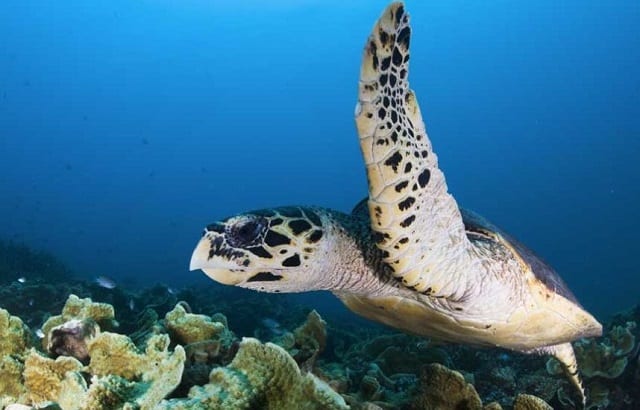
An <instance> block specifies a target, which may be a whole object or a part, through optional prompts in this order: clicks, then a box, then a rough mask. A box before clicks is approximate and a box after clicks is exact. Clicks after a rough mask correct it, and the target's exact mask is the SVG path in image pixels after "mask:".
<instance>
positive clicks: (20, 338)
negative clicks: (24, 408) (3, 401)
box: [0, 309, 31, 400]
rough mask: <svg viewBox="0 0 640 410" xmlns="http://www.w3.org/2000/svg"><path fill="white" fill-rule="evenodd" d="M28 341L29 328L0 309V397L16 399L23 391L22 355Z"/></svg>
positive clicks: (29, 340) (28, 343) (29, 339)
mask: <svg viewBox="0 0 640 410" xmlns="http://www.w3.org/2000/svg"><path fill="white" fill-rule="evenodd" d="M30 342H31V338H30V337H29V329H28V328H27V327H26V326H25V324H24V323H22V320H21V319H20V318H18V317H16V316H11V315H10V314H9V312H7V311H6V310H4V309H0V397H7V398H8V399H9V400H18V399H19V398H20V397H21V396H22V395H23V394H24V393H25V389H24V386H23V385H22V371H23V369H24V365H23V363H22V356H23V354H24V353H25V351H26V349H27V347H28V346H29V345H30Z"/></svg>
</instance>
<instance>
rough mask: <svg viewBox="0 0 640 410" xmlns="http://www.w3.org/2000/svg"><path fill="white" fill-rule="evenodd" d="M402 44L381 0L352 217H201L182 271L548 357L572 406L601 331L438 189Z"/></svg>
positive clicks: (562, 288)
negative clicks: (359, 188) (565, 381)
mask: <svg viewBox="0 0 640 410" xmlns="http://www.w3.org/2000/svg"><path fill="white" fill-rule="evenodd" d="M410 38H411V27H410V25H409V16H408V14H407V13H406V12H405V8H404V6H403V4H402V3H393V4H391V5H390V6H389V7H388V8H387V9H386V10H385V11H384V13H383V14H382V16H381V17H380V19H379V20H378V21H377V23H376V24H375V26H374V28H373V31H372V33H371V35H370V36H369V38H368V40H367V42H366V45H365V48H364V56H363V60H362V65H361V69H360V81H359V93H358V102H357V105H356V109H355V120H356V125H357V130H358V134H359V136H360V148H361V150H362V154H363V157H364V161H365V164H366V171H367V177H368V182H369V196H368V198H366V199H365V200H363V201H361V202H360V203H359V204H358V205H356V207H355V208H354V209H353V211H352V213H351V214H346V213H342V212H338V211H335V210H331V209H326V208H320V207H304V206H289V207H280V208H274V209H264V210H258V211H252V212H247V213H243V214H240V215H237V216H233V217H230V218H227V219H224V220H222V221H220V222H216V223H213V224H210V225H208V226H207V227H206V228H205V230H204V234H203V236H202V238H201V240H200V242H199V243H198V244H197V246H196V248H195V250H194V252H193V255H192V258H191V265H190V269H191V270H195V269H201V270H203V271H204V272H205V273H206V274H207V275H208V276H210V277H211V278H212V279H214V280H216V281H218V282H220V283H223V284H227V285H236V286H241V287H244V288H250V289H254V290H258V291H264V292H305V291H315V290H328V291H331V292H332V293H333V294H334V295H336V296H337V297H338V298H339V299H340V300H341V301H342V302H343V303H344V304H345V305H346V306H347V307H348V308H349V309H351V310H352V311H353V312H355V313H357V314H359V315H362V316H364V317H366V318H368V319H371V320H374V321H376V322H380V323H384V324H386V325H388V326H391V327H394V328H398V329H401V330H403V331H406V332H409V333H412V334H415V335H419V336H424V337H429V338H434V339H438V340H442V341H448V342H457V343H466V344H471V345H477V346H497V347H501V348H505V349H510V350H514V351H518V352H524V353H538V354H549V355H552V356H554V357H555V358H557V359H558V360H559V361H560V362H561V363H562V365H563V366H564V367H565V370H566V372H567V374H568V376H569V378H570V380H571V381H572V382H573V383H574V384H575V385H576V387H577V388H578V390H579V393H580V395H581V399H582V401H583V403H584V401H585V395H584V389H583V388H582V385H581V381H580V377H579V375H578V370H577V362H576V358H575V354H574V351H573V348H572V346H571V343H570V342H571V341H573V340H576V339H578V338H581V337H589V336H599V335H601V333H602V325H601V324H600V323H598V321H597V320H596V319H595V318H594V317H593V316H592V315H591V314H589V313H588V312H587V311H585V310H584V308H583V307H582V306H581V305H580V304H579V303H578V301H577V300H576V298H575V297H574V295H573V294H572V293H571V291H570V290H569V289H568V287H567V285H566V284H565V283H564V281H563V280H562V279H561V278H560V277H559V276H558V275H557V273H556V272H555V271H554V270H553V269H552V268H551V267H550V266H549V265H548V264H546V263H545V262H544V261H542V260H541V259H540V258H538V257H537V256H536V255H535V254H534V253H533V252H531V251H530V250H529V249H527V248H526V247H525V246H524V245H522V244H521V243H519V242H518V241H516V240H515V239H514V238H512V237H511V236H509V235H508V234H506V233H505V232H503V231H502V230H500V229H499V228H497V227H496V226H494V225H493V224H491V223H490V222H488V221H487V220H485V219H483V218H482V217H480V216H478V215H477V214H474V213H472V212H470V211H466V210H464V209H462V208H460V207H459V206H458V204H457V203H456V200H455V199H454V198H453V196H452V195H451V194H450V193H449V192H448V191H447V184H446V182H445V177H444V174H443V172H442V170H441V169H440V168H439V166H438V159H437V157H436V154H435V153H434V151H433V149H432V144H431V142H430V140H429V138H428V136H427V133H426V130H425V125H424V123H423V120H422V116H421V114H420V109H419V107H418V102H417V100H416V96H415V94H414V92H413V91H412V90H411V89H410V88H409V83H408V73H409V71H408V68H409V67H408V65H409V42H410Z"/></svg>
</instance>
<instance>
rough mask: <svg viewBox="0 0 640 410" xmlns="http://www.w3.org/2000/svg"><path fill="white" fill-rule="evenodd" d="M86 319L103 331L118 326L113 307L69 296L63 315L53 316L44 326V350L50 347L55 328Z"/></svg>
mask: <svg viewBox="0 0 640 410" xmlns="http://www.w3.org/2000/svg"><path fill="white" fill-rule="evenodd" d="M85 319H91V320H93V321H94V322H96V323H97V324H98V326H99V327H100V329H102V330H109V329H112V328H115V327H117V325H118V323H117V322H116V321H115V311H114V309H113V306H111V305H109V304H107V303H96V302H93V301H92V300H91V299H89V298H85V299H80V298H79V297H77V296H76V295H69V297H68V298H67V302H66V303H65V304H64V307H63V308H62V313H61V314H60V315H57V316H51V317H50V318H49V319H47V321H46V322H45V323H44V324H43V325H42V332H43V333H44V338H43V339H42V347H43V349H47V347H48V346H49V338H50V336H51V335H50V333H51V330H52V329H53V328H55V327H57V326H60V325H63V324H64V323H66V322H69V321H71V320H81V321H82V320H85Z"/></svg>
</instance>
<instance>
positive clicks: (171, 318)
mask: <svg viewBox="0 0 640 410" xmlns="http://www.w3.org/2000/svg"><path fill="white" fill-rule="evenodd" d="M185 305H186V304H185V303H178V304H177V305H176V306H175V308H173V310H172V311H170V312H168V313H167V314H166V316H165V318H164V321H165V326H166V327H167V329H169V333H170V334H171V336H172V337H173V338H175V339H176V341H177V342H178V343H181V344H190V343H196V342H202V341H203V340H207V339H213V338H214V337H216V336H217V335H218V334H219V333H221V332H223V331H224V329H225V325H224V324H223V323H219V322H214V321H212V320H211V318H210V317H209V316H206V315H196V314H193V313H190V312H187V310H186V309H185ZM186 306H188V305H186ZM189 310H190V308H189Z"/></svg>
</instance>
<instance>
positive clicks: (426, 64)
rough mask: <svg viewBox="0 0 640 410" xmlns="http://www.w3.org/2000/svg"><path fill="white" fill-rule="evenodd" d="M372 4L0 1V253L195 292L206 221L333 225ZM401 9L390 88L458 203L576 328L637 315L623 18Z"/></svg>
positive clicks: (627, 14)
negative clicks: (407, 32)
mask: <svg viewBox="0 0 640 410" xmlns="http://www.w3.org/2000/svg"><path fill="white" fill-rule="evenodd" d="M386 4H387V2H386V1H380V0H375V1H365V0H359V1H349V2H344V1H340V2H339V1H333V0H328V1H314V0H303V1H293V0H282V1H278V0H276V1H270V2H262V1H257V0H237V1H234V2H222V1H217V0H212V1H202V0H198V1H195V0H194V1H190V0H181V1H177V0H173V1H168V0H154V1H151V0H139V1H135V2H132V1H130V0H126V1H125V0H113V1H109V2H86V1H77V0H69V1H66V2H59V1H52V0H48V1H31V0H21V1H14V0H9V1H3V2H2V3H0V39H2V40H1V41H0V237H2V238H6V239H13V240H16V241H21V242H24V243H26V244H28V245H29V246H32V247H35V248H40V249H45V250H48V251H51V252H53V253H54V254H56V255H57V256H58V257H60V258H61V259H62V260H64V261H65V262H67V263H68V264H69V265H70V266H71V267H72V268H73V269H74V270H76V271H77V272H79V273H80V274H82V275H86V276H87V277H93V276H96V275H106V276H110V277H113V278H114V279H116V280H118V281H122V282H124V283H131V284H138V285H145V284H147V283H153V282H156V281H159V282H164V283H167V284H169V285H171V286H181V285H185V284H191V283H201V282H202V283H204V282H205V281H209V280H208V279H207V278H206V277H205V276H204V275H203V274H202V273H200V272H188V269H187V267H188V261H189V257H190V254H191V251H192V249H193V246H194V245H195V243H196V242H197V240H198V238H199V236H200V232H201V229H202V228H203V227H204V226H205V225H206V224H208V223H210V222H212V221H214V220H216V219H219V218H222V217H224V216H228V215H231V214H235V213H238V212H241V211H245V210H250V209H255V208H264V207H270V206H277V205H287V204H305V205H321V206H326V207H332V208H335V209H339V210H343V211H349V210H350V209H351V207H352V206H353V205H354V204H355V203H356V202H358V201H359V200H360V199H361V198H363V197H364V196H365V195H366V180H365V174H364V167H363V163H362V159H361V156H360V152H359V147H358V142H357V134H356V131H355V126H354V122H353V109H354V105H355V100H356V91H357V79H358V73H359V65H360V56H361V51H362V47H363V45H364V42H365V39H366V37H367V35H368V33H369V30H370V29H371V27H372V25H373V23H374V21H375V20H376V18H377V17H378V16H379V14H380V13H381V12H382V10H383V9H384V7H385V6H386ZM407 9H408V11H409V12H410V14H411V16H412V21H413V38H412V43H411V46H412V59H411V61H412V65H411V73H410V81H411V84H412V87H413V88H414V89H415V90H416V93H417V96H418V98H419V101H420V103H421V107H422V112H423V115H424V117H425V121H426V124H427V130H428V132H429V135H430V137H431V139H432V141H433V144H434V148H435V151H436V152H437V154H438V156H439V159H440V164H441V167H442V168H443V170H444V172H445V174H446V176H447V179H448V184H449V188H450V190H451V191H452V192H453V194H454V195H455V196H456V198H457V199H458V201H459V202H460V203H461V204H462V205H464V206H465V207H468V208H471V209H474V210H476V211H477V212H479V213H481V214H483V215H484V216H486V217H487V218H489V219H490V220H492V221H493V222H495V223H496V224H498V225H499V226H501V227H503V228H504V229H505V230H507V231H508V232H510V233H512V234H513V235H514V236H515V237H517V238H519V239H520V240H521V241H522V242H524V243H526V244H528V245H529V246H530V247H531V248H533V249H534V250H535V251H537V253H539V254H540V255H542V256H543V257H544V258H545V259H547V260H548V261H549V262H550V263H551V264H552V265H553V266H554V267H555V268H556V269H557V270H558V271H559V272H560V273H561V275H562V276H563V277H564V278H565V279H566V281H567V282H568V283H569V285H570V287H571V288H572V290H573V291H574V292H575V293H576V295H577V296H578V298H579V299H580V300H581V301H582V302H583V304H584V305H585V306H586V307H587V308H588V309H589V310H591V311H592V312H594V313H596V314H597V315H599V316H601V317H603V316H605V315H608V314H610V313H612V312H614V311H616V310H620V309H623V308H626V307H629V306H630V305H632V304H634V303H637V302H639V296H638V295H640V279H639V275H638V273H640V270H639V268H638V262H637V261H638V245H639V241H638V234H637V233H638V232H639V231H640V216H639V215H640V213H639V211H638V209H639V207H640V167H639V165H638V164H639V158H640V71H639V70H638V66H640V24H639V23H640V3H639V2H637V1H635V0H627V1H623V0H621V1H613V2H598V1H567V2H557V1H536V2H507V1H496V2H476V3H472V2H466V1H449V2H436V1H428V2H427V1H424V2H423V1H416V0H414V1H408V2H407ZM301 298H303V299H304V300H306V301H308V302H309V303H311V304H313V303H314V301H313V300H312V299H310V298H318V295H317V294H316V295H312V296H304V295H303V296H301ZM305 298H306V299H305ZM328 300H329V299H328V298H324V297H322V298H321V300H320V301H319V302H318V303H333V302H327V301H328ZM335 304H336V305H337V302H335Z"/></svg>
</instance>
